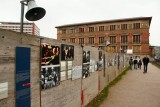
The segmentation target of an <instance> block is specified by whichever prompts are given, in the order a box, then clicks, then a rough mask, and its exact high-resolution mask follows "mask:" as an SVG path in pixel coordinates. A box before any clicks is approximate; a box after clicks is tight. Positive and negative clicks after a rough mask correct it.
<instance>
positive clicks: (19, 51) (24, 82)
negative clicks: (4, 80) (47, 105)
mask: <svg viewBox="0 0 160 107" xmlns="http://www.w3.org/2000/svg"><path fill="white" fill-rule="evenodd" d="M15 78H16V81H15V83H16V107H31V96H30V48H27V47H16V77H15Z"/></svg>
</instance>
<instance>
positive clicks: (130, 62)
mask: <svg viewBox="0 0 160 107" xmlns="http://www.w3.org/2000/svg"><path fill="white" fill-rule="evenodd" d="M132 65H133V59H132V57H130V59H129V66H130V70H132Z"/></svg>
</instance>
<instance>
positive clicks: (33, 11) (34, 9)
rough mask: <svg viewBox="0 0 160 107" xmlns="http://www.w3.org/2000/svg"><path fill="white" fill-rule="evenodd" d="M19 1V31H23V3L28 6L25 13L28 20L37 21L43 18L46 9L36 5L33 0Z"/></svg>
mask: <svg viewBox="0 0 160 107" xmlns="http://www.w3.org/2000/svg"><path fill="white" fill-rule="evenodd" d="M20 3H21V19H20V32H21V33H23V17H24V5H26V6H28V11H27V13H26V15H25V17H26V19H27V20H29V21H37V20H39V19H41V18H43V17H44V16H45V14H46V11H45V9H44V8H42V7H38V6H37V5H36V3H35V1H34V0H22V1H20Z"/></svg>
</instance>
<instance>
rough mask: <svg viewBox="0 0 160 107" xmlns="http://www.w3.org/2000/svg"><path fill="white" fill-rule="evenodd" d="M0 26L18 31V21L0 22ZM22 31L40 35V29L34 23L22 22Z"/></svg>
mask: <svg viewBox="0 0 160 107" xmlns="http://www.w3.org/2000/svg"><path fill="white" fill-rule="evenodd" d="M0 28H1V29H7V30H12V31H16V32H20V23H18V22H0ZM23 32H24V33H27V34H31V35H37V36H40V29H39V28H38V27H37V26H36V25H35V23H29V22H24V23H23Z"/></svg>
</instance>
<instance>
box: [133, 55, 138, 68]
mask: <svg viewBox="0 0 160 107" xmlns="http://www.w3.org/2000/svg"><path fill="white" fill-rule="evenodd" d="M133 63H134V69H137V67H138V65H137V64H138V60H137V56H136V57H135V59H134V60H133Z"/></svg>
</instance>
